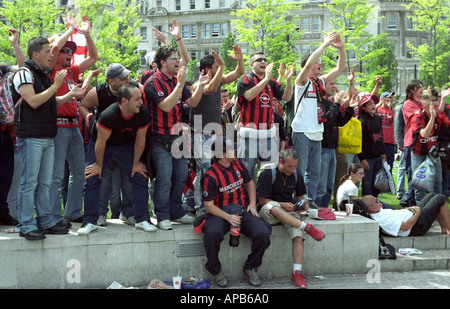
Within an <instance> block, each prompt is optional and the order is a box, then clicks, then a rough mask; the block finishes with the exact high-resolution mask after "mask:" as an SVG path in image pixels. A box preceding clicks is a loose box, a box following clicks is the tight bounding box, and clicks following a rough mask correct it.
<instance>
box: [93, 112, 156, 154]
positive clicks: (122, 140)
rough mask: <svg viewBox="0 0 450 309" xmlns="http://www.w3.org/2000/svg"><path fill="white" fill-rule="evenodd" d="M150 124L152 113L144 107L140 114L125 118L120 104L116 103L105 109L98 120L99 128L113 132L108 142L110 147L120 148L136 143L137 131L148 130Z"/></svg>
mask: <svg viewBox="0 0 450 309" xmlns="http://www.w3.org/2000/svg"><path fill="white" fill-rule="evenodd" d="M149 124H150V112H149V110H148V109H147V108H146V107H145V106H143V105H141V107H140V108H139V113H137V114H133V115H132V116H131V117H129V118H125V117H124V116H123V115H122V112H121V110H120V107H119V104H118V103H114V104H112V105H111V106H109V107H108V108H107V109H105V110H104V111H103V112H102V113H101V114H100V117H99V119H98V126H100V127H102V128H104V129H105V130H108V131H110V132H111V136H110V137H109V139H108V140H107V142H106V145H108V146H118V145H123V144H126V143H127V142H130V141H134V139H135V137H136V132H137V130H139V129H143V128H147V127H148V126H149Z"/></svg>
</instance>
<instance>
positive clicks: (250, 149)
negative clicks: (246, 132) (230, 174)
mask: <svg viewBox="0 0 450 309" xmlns="http://www.w3.org/2000/svg"><path fill="white" fill-rule="evenodd" d="M272 149H273V151H272ZM277 149H278V145H277V143H276V141H275V139H274V138H263V137H261V138H247V137H240V142H239V145H238V151H237V157H238V158H239V159H241V161H242V162H243V163H244V164H245V166H246V167H247V169H248V172H249V173H250V176H252V177H253V173H254V169H255V166H256V164H257V163H258V160H261V162H270V163H278V150H277Z"/></svg>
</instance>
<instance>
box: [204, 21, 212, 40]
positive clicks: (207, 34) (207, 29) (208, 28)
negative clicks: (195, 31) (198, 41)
mask: <svg viewBox="0 0 450 309" xmlns="http://www.w3.org/2000/svg"><path fill="white" fill-rule="evenodd" d="M209 37H211V25H210V24H205V38H209Z"/></svg>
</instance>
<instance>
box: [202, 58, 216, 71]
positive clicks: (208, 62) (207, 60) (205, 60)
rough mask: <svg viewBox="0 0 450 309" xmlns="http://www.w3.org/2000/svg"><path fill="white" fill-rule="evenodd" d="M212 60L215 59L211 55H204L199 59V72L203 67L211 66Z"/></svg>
mask: <svg viewBox="0 0 450 309" xmlns="http://www.w3.org/2000/svg"><path fill="white" fill-rule="evenodd" d="M214 61H216V60H215V59H214V56H213V55H206V56H205V57H203V58H202V59H201V60H200V66H199V70H200V72H201V71H202V70H203V69H205V68H212V66H213V64H214Z"/></svg>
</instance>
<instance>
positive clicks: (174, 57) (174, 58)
mask: <svg viewBox="0 0 450 309" xmlns="http://www.w3.org/2000/svg"><path fill="white" fill-rule="evenodd" d="M169 59H170V60H178V59H180V57H179V56H172V57H169Z"/></svg>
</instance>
